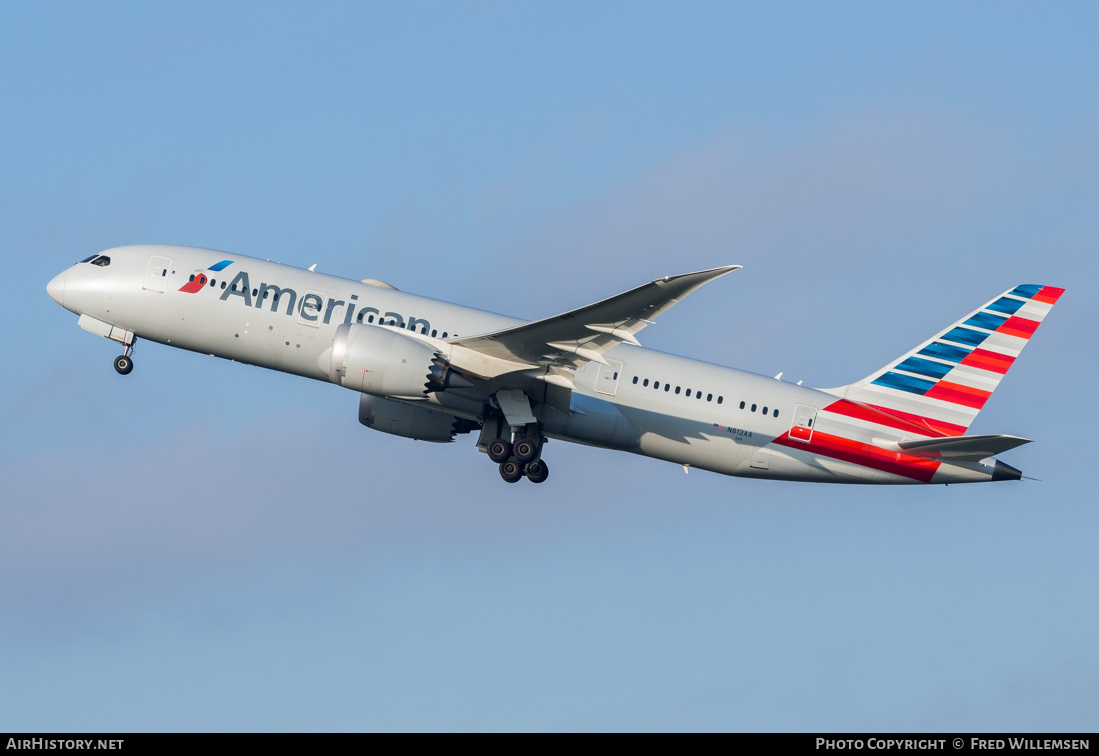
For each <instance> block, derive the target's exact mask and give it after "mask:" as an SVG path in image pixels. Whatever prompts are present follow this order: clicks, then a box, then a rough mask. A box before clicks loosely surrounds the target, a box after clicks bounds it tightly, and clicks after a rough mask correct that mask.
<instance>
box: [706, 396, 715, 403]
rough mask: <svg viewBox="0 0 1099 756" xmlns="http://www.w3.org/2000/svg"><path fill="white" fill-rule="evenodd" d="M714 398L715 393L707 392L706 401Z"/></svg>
mask: <svg viewBox="0 0 1099 756" xmlns="http://www.w3.org/2000/svg"><path fill="white" fill-rule="evenodd" d="M713 400H714V395H713V394H706V401H708V402H712V401H713Z"/></svg>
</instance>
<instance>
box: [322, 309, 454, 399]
mask: <svg viewBox="0 0 1099 756" xmlns="http://www.w3.org/2000/svg"><path fill="white" fill-rule="evenodd" d="M434 359H435V351H434V350H433V349H432V348H431V347H430V346H428V345H427V344H424V343H423V342H420V341H416V340H415V339H410V338H408V337H407V336H403V335H401V334H399V333H396V332H394V331H391V330H389V329H387V328H379V327H377V326H372V325H359V324H354V325H352V324H349V323H344V324H342V325H340V326H339V327H338V328H337V329H336V337H335V338H334V339H333V340H332V356H331V358H330V361H329V365H328V379H329V380H330V381H332V382H333V383H335V384H338V385H340V386H343V387H344V388H349V389H353V390H355V391H362V392H366V393H368V394H380V395H383V396H386V395H388V396H418V397H422V396H424V395H425V394H426V393H427V392H428V389H427V386H426V384H427V382H428V379H429V374H430V373H431V368H432V367H433V360H434Z"/></svg>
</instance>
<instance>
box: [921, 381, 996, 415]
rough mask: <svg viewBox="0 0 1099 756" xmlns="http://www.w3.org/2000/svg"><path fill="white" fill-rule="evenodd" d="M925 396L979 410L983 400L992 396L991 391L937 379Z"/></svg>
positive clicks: (983, 404) (983, 402)
mask: <svg viewBox="0 0 1099 756" xmlns="http://www.w3.org/2000/svg"><path fill="white" fill-rule="evenodd" d="M926 396H927V398H928V399H941V400H943V401H944V402H950V403H951V404H961V405H962V406H964V407H972V408H973V409H978V410H979V409H980V408H981V407H983V406H985V402H987V401H988V397H990V396H992V392H991V391H982V390H981V389H978V388H973V387H971V386H963V385H962V384H960V383H951V382H950V381H939V382H938V383H936V384H935V385H934V386H933V387H932V388H931V390H930V391H928V392H927V394H926Z"/></svg>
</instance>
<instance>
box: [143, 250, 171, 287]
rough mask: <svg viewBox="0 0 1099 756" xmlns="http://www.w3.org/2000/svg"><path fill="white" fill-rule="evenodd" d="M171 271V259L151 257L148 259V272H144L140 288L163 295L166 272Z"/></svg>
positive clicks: (166, 277) (166, 278)
mask: <svg viewBox="0 0 1099 756" xmlns="http://www.w3.org/2000/svg"><path fill="white" fill-rule="evenodd" d="M171 269H172V258H170V257H159V256H157V255H153V256H152V257H151V258H149V270H148V271H146V272H145V282H144V283H143V284H142V286H141V288H142V289H144V290H145V291H153V292H156V293H157V294H163V293H164V282H165V281H167V280H168V271H170V270H171Z"/></svg>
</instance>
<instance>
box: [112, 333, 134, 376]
mask: <svg viewBox="0 0 1099 756" xmlns="http://www.w3.org/2000/svg"><path fill="white" fill-rule="evenodd" d="M136 341H137V340H136V339H135V340H134V342H136ZM134 342H131V343H130V344H128V345H127V346H126V351H125V353H123V354H120V355H118V356H117V357H115V358H114V369H115V370H117V371H118V374H119V375H129V374H130V372H131V371H132V370H133V369H134V360H133V357H131V356H130V355H132V354H133V353H134Z"/></svg>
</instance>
